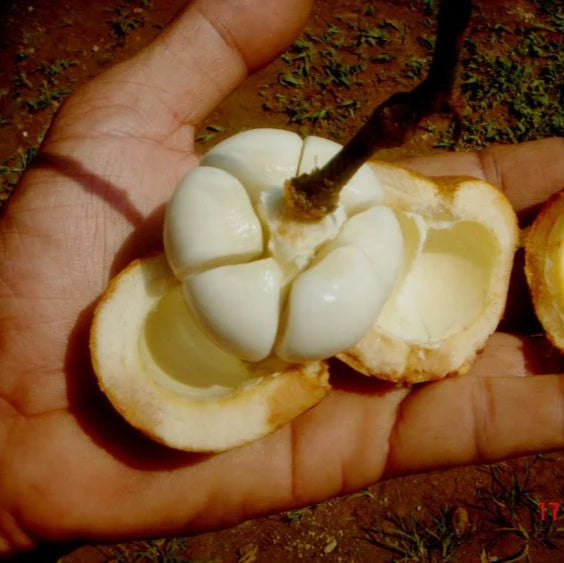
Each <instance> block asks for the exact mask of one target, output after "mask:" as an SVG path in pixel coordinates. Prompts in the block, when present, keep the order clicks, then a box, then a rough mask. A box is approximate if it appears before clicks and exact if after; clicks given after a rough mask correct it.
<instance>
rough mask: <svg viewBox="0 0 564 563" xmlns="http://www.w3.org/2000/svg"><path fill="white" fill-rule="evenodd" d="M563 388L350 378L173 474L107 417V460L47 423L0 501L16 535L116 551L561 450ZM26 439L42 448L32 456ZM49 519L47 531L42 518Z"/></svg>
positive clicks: (29, 427)
mask: <svg viewBox="0 0 564 563" xmlns="http://www.w3.org/2000/svg"><path fill="white" fill-rule="evenodd" d="M562 381H563V379H562V378H561V377H559V376H551V375H549V376H538V377H524V378H481V377H459V378H452V379H447V380H445V381H440V382H437V383H432V384H428V385H421V386H419V387H417V388H415V389H414V390H413V391H411V393H410V392H409V390H407V389H404V388H395V387H393V386H391V385H387V384H385V383H376V384H374V383H371V382H364V381H363V380H361V378H360V376H358V383H355V384H354V385H351V389H347V388H343V389H340V390H337V391H335V392H333V393H332V394H331V395H330V396H329V397H328V398H327V399H326V400H324V401H323V402H322V403H320V404H319V405H318V406H317V407H315V408H314V409H312V410H310V411H308V412H307V413H305V414H304V415H302V416H301V417H299V418H298V419H296V420H295V421H294V422H293V423H292V424H291V425H288V426H286V427H285V428H283V429H282V430H280V431H279V432H277V433H276V434H274V435H272V436H269V437H267V438H266V439H264V440H260V441H257V442H254V443H252V444H250V445H249V446H246V447H243V448H238V449H235V450H232V451H229V452H226V453H224V454H221V455H217V456H210V457H200V456H195V457H192V456H182V455H178V456H177V461H176V462H175V461H174V457H173V455H172V453H171V452H168V453H167V452H163V451H161V452H160V453H158V452H157V453H158V455H153V457H152V458H151V455H150V453H151V450H152V449H151V448H148V447H147V446H148V445H147V443H144V444H142V445H143V447H138V448H137V451H136V452H135V448H134V445H135V443H136V439H135V436H134V435H133V434H132V433H131V432H129V433H128V432H123V433H122V432H121V430H120V429H121V426H120V425H119V424H115V420H113V417H112V416H110V417H109V421H108V437H109V436H111V438H112V439H113V448H112V449H109V448H108V449H107V450H106V449H105V448H100V444H101V440H102V434H100V433H97V434H95V435H94V439H91V438H90V437H88V436H86V435H85V434H84V432H83V429H82V428H80V427H79V426H78V424H77V423H76V420H73V419H72V418H71V417H70V416H69V415H68V414H67V413H64V412H62V411H57V412H55V413H52V414H49V415H45V416H41V417H34V418H33V419H30V420H29V421H27V423H26V428H25V432H22V433H17V432H16V431H15V432H14V439H13V440H12V442H11V444H12V450H11V452H10V456H9V459H11V460H13V463H14V465H15V467H14V471H13V472H11V473H9V474H10V475H12V477H13V482H11V483H10V487H9V488H8V489H7V490H6V499H7V501H6V503H7V506H8V507H9V508H12V510H13V512H14V513H16V514H26V515H27V516H26V518H25V521H21V526H22V527H23V529H25V530H27V531H28V533H30V534H32V535H34V536H36V535H39V536H41V537H49V538H51V539H69V538H73V537H74V538H76V537H77V536H78V537H90V538H92V537H94V538H97V539H112V538H114V539H115V538H117V537H119V538H121V539H123V538H124V537H132V536H135V535H144V534H152V535H155V534H164V533H178V532H185V531H187V530H192V531H194V530H202V529H205V528H213V527H221V526H227V525H231V524H234V523H236V522H239V521H241V520H243V519H245V518H250V517H255V516H258V515H262V514H265V513H269V512H273V511H280V510H283V509H288V508H290V507H293V506H304V505H307V504H311V503H315V502H319V501H321V500H323V499H325V498H328V497H332V496H335V495H338V494H342V493H347V492H350V491H352V490H354V489H357V488H360V487H363V486H366V485H369V484H371V483H374V482H375V481H377V480H379V479H380V478H382V477H383V476H384V477H390V476H393V475H397V474H402V473H407V472H417V471H424V470H429V469H434V468H440V467H449V466H455V465H461V464H468V463H479V462H491V461H494V460H497V459H501V458H505V457H509V456H515V455H519V454H525V453H531V452H539V451H543V450H551V449H555V448H561V447H563V446H564V420H563V416H562V413H563V411H564V385H563V383H562ZM360 387H363V388H364V391H363V392H362V393H359V392H358V390H359V388H360ZM100 422H101V423H102V422H104V421H103V420H100ZM122 434H123V436H122ZM38 440H39V443H42V444H47V445H49V447H48V448H47V447H44V448H37V447H36V444H37V443H38V442H37V441H38ZM118 446H119V449H118ZM152 453H153V454H155V452H154V451H153V452H152ZM183 460H184V461H183ZM159 465H161V466H162V468H161V470H159ZM16 468H17V469H18V470H17V471H16V470H15V469H16ZM46 475H48V476H49V479H48V481H46V479H45V476H46ZM100 483H103V487H100V486H99V484H100ZM37 491H39V493H37ZM76 491H80V492H81V497H80V502H77V497H76ZM37 494H39V495H40V502H39V500H38V499H37V498H34V495H37ZM24 505H26V506H24ZM24 509H25V510H24ZM53 513H56V514H57V515H58V518H57V519H56V521H54V520H53V519H52V518H49V515H50V514H53Z"/></svg>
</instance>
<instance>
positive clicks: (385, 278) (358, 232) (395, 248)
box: [322, 205, 404, 297]
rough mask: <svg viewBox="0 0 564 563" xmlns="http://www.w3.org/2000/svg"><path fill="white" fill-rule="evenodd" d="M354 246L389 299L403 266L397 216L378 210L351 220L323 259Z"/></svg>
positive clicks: (401, 239)
mask: <svg viewBox="0 0 564 563" xmlns="http://www.w3.org/2000/svg"><path fill="white" fill-rule="evenodd" d="M346 245H353V246H356V247H357V248H360V249H361V250H362V251H363V252H364V253H365V254H366V256H367V257H368V258H369V259H370V262H371V263H372V266H373V268H374V273H375V274H376V278H377V279H378V284H379V286H380V288H381V289H380V291H381V293H382V295H385V296H386V297H387V296H388V295H389V294H390V293H391V292H392V290H393V288H394V286H395V284H396V281H397V279H398V276H399V273H400V271H401V268H402V265H403V252H404V250H403V246H404V245H403V234H402V231H401V228H400V226H399V223H398V220H397V218H396V215H395V213H394V212H393V211H392V210H391V209H390V208H389V207H384V206H381V205H380V206H376V207H371V208H369V209H367V210H366V211H362V212H360V213H358V214H357V215H354V216H353V217H351V218H350V219H349V220H348V221H347V222H346V223H345V224H344V225H343V228H342V229H341V231H340V233H339V234H338V235H337V237H336V238H334V239H333V240H332V241H330V242H329V243H327V244H326V245H325V246H324V247H323V250H322V253H323V255H325V254H327V253H328V252H330V251H332V250H333V249H335V248H337V247H339V246H346Z"/></svg>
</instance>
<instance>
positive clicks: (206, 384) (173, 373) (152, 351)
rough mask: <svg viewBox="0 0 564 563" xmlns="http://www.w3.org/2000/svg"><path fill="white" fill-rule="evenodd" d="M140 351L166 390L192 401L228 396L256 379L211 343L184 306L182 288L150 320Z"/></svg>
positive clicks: (161, 302) (170, 293)
mask: <svg viewBox="0 0 564 563" xmlns="http://www.w3.org/2000/svg"><path fill="white" fill-rule="evenodd" d="M140 349H141V353H142V354H143V356H144V358H145V361H144V362H143V363H144V365H146V366H147V367H148V369H151V370H152V372H153V376H154V377H155V378H156V379H157V380H158V381H159V383H160V384H161V385H163V386H164V387H166V388H168V389H170V390H171V391H173V392H175V393H179V394H182V395H185V396H189V397H194V398H216V397H220V396H223V395H227V394H229V393H231V392H232V391H233V390H234V389H236V388H237V387H240V386H241V385H244V384H245V383H247V382H249V381H250V380H251V379H253V378H255V377H257V373H256V372H251V371H250V370H249V369H248V367H247V366H246V364H245V363H244V362H242V361H241V360H239V359H238V358H236V357H235V356H233V355H232V354H228V353H227V352H225V351H223V350H222V349H221V348H220V347H219V346H217V345H216V344H214V343H213V342H212V341H211V340H210V339H209V338H208V337H207V335H206V334H205V332H204V331H203V330H202V327H201V326H200V325H199V323H198V321H197V319H196V318H195V317H194V315H193V313H192V312H191V311H190V310H189V308H188V307H187V305H186V304H185V302H184V298H183V296H182V290H181V286H180V284H178V285H175V286H174V287H173V288H172V289H170V290H169V291H168V292H167V293H166V294H165V295H164V296H163V297H162V298H161V299H160V300H159V301H158V303H157V305H156V306H155V307H154V309H153V310H152V311H151V312H150V313H149V315H148V316H147V320H146V322H145V330H144V332H143V333H142V335H141V341H140Z"/></svg>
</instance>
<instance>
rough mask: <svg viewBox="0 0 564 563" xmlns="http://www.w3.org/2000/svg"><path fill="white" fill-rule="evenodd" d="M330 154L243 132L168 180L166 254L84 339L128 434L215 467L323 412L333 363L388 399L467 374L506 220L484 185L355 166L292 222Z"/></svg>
mask: <svg viewBox="0 0 564 563" xmlns="http://www.w3.org/2000/svg"><path fill="white" fill-rule="evenodd" d="M339 149H340V145H338V144H337V143H334V142H332V141H328V140H326V139H321V138H319V137H308V138H306V139H305V140H302V139H301V138H300V137H299V136H298V135H296V134H294V133H292V132H289V131H283V130H276V129H255V130H250V131H245V132H243V133H239V134H237V135H235V136H233V137H230V138H228V139H226V140H225V141H223V142H221V143H219V144H218V145H216V146H215V147H214V148H212V149H211V150H210V151H209V152H208V153H207V154H206V155H205V156H204V157H203V159H202V161H201V162H200V165H199V166H198V167H196V168H194V169H193V170H191V171H189V172H188V173H187V174H186V176H185V177H184V178H183V179H182V180H181V182H180V183H179V185H178V186H177V188H176V190H175V192H174V194H173V195H172V198H171V200H170V202H169V205H168V207H167V212H166V218H165V226H164V247H165V253H164V254H157V255H153V256H150V257H147V258H144V259H141V260H137V261H135V262H133V263H132V264H131V265H130V266H128V267H127V268H126V269H125V270H124V271H123V272H122V273H120V274H119V275H118V276H117V278H115V279H114V280H113V281H112V282H111V283H110V285H109V287H108V289H107V290H106V292H105V293H104V295H103V296H102V299H101V301H100V304H99V306H98V307H97V310H96V312H95V317H94V322H93V327H92V333H91V351H92V358H93V365H94V369H95V372H96V374H97V377H98V380H99V383H100V386H101V388H102V389H103V390H104V392H105V393H106V394H107V395H108V397H109V398H110V400H111V402H112V403H113V404H114V406H115V408H116V409H117V410H118V411H119V412H121V413H122V415H123V416H124V417H125V418H126V419H127V420H128V421H129V422H130V423H131V424H132V425H133V426H135V427H137V428H138V429H140V430H141V431H143V432H144V433H146V434H148V435H149V436H151V437H153V438H154V439H156V440H158V441H160V442H162V443H164V444H167V445H169V446H172V447H175V448H179V449H184V450H192V451H219V450H224V449H227V448H231V447H234V446H238V445H241V444H243V443H246V442H248V441H251V440H254V439H256V438H259V437H261V436H263V435H265V434H268V433H270V432H272V431H274V430H275V429H277V428H279V427H280V426H282V425H284V424H285V423H287V422H288V421H290V420H291V419H292V418H294V417H296V416H297V415H299V414H300V413H302V412H303V411H305V410H306V409H308V408H310V407H311V406H313V405H314V404H316V403H317V402H319V401H320V400H321V399H322V398H323V397H324V396H325V395H326V394H327V393H328V391H329V389H330V386H329V383H328V367H327V365H328V364H327V361H326V360H327V358H329V357H331V356H337V357H339V358H340V359H341V360H343V361H345V362H347V363H348V364H350V365H351V366H352V367H354V368H355V369H356V370H358V371H359V372H361V373H363V374H366V375H374V376H376V377H379V378H382V379H388V380H391V381H396V382H416V381H423V380H429V379H436V378H439V377H444V376H445V375H447V374H451V373H460V372H462V371H464V370H466V369H468V367H469V365H470V363H471V361H472V360H473V358H474V357H475V355H476V353H477V351H478V350H479V349H480V348H481V347H482V346H483V345H484V344H485V341H486V339H487V338H488V336H489V335H490V334H491V333H492V332H493V330H495V327H496V326H497V323H498V321H499V319H500V317H501V314H502V312H503V307H504V304H505V298H506V294H507V287H508V283H509V274H510V270H511V265H512V259H513V253H514V249H515V247H516V240H517V226H516V218H515V214H514V212H513V210H512V208H511V206H510V204H509V203H508V202H507V200H506V199H505V197H504V196H503V195H502V194H501V192H499V191H498V190H497V189H496V188H495V187H493V186H491V185H489V184H487V183H486V182H483V181H480V180H475V179H471V178H438V179H428V178H425V177H423V176H420V175H418V174H416V173H414V172H411V171H408V170H404V169H402V168H399V167H397V166H394V165H391V164H386V163H369V164H365V165H363V166H362V167H361V168H360V169H359V170H358V171H357V172H356V174H355V175H354V176H353V177H352V178H351V180H350V181H349V182H348V183H347V184H346V186H344V188H343V189H342V191H341V192H340V196H339V204H338V206H337V208H336V209H335V210H334V211H332V212H330V213H328V214H326V215H325V216H324V217H323V218H321V219H319V220H316V221H303V220H300V219H298V218H296V217H295V216H294V215H292V214H291V213H290V212H289V209H288V205H287V204H286V199H285V195H286V194H285V188H284V186H285V183H286V181H287V180H289V179H291V178H293V177H296V176H297V175H299V174H302V173H306V172H309V171H311V170H312V169H314V168H317V167H321V166H323V165H324V164H325V163H326V162H327V161H328V160H329V159H330V158H331V157H332V156H333V155H334V154H336V153H337V152H338V151H339Z"/></svg>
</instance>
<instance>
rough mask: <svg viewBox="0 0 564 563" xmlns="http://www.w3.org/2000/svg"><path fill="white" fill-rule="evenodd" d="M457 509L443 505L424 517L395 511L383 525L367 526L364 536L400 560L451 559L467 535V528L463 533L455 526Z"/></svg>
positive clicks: (429, 560) (444, 560)
mask: <svg viewBox="0 0 564 563" xmlns="http://www.w3.org/2000/svg"><path fill="white" fill-rule="evenodd" d="M455 513H456V510H455V509H451V508H447V507H444V506H443V507H441V509H440V510H439V513H438V514H435V515H433V514H430V515H428V516H427V517H426V518H425V519H423V518H419V517H418V516H414V515H410V516H407V517H401V516H398V515H397V514H393V515H391V516H389V517H388V518H387V522H386V524H384V525H383V526H379V525H378V526H372V527H369V528H366V529H365V530H364V531H365V532H366V534H367V537H366V538H365V540H366V541H367V542H368V543H371V544H372V545H375V546H377V547H380V548H382V549H385V550H386V551H389V552H391V553H393V554H395V555H399V556H400V557H401V558H402V559H401V561H421V562H431V561H442V562H448V561H451V560H452V557H453V556H454V555H455V553H456V551H457V550H458V548H459V547H460V546H461V545H462V544H463V543H464V541H465V540H466V539H467V535H468V531H467V530H465V531H463V532H462V533H461V532H460V530H459V529H458V528H457V527H456V526H455V520H454V515H455ZM398 561H399V560H398Z"/></svg>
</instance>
